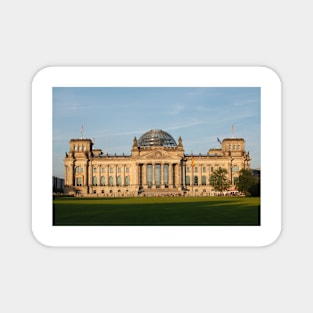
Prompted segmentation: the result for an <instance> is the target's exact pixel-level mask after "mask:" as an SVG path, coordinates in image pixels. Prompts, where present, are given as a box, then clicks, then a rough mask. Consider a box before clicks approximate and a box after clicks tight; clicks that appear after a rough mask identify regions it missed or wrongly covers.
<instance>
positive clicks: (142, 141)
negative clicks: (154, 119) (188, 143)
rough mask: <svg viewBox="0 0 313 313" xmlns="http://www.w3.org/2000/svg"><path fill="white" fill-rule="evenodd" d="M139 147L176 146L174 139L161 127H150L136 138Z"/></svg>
mask: <svg viewBox="0 0 313 313" xmlns="http://www.w3.org/2000/svg"><path fill="white" fill-rule="evenodd" d="M138 146H139V147H151V146H164V147H177V144H176V141H175V139H174V138H173V137H172V136H171V135H170V134H169V133H167V132H165V131H164V130H161V129H151V130H149V131H148V132H146V133H144V134H143V135H142V136H141V137H140V138H139V140H138Z"/></svg>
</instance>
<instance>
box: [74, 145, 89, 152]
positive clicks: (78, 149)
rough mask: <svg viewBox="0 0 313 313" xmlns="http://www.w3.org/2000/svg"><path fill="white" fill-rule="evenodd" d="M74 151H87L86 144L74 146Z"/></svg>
mask: <svg viewBox="0 0 313 313" xmlns="http://www.w3.org/2000/svg"><path fill="white" fill-rule="evenodd" d="M74 151H86V146H85V145H84V146H74Z"/></svg>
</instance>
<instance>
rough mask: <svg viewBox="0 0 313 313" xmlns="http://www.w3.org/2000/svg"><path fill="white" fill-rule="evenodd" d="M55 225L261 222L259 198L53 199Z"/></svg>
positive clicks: (255, 223) (231, 223) (193, 224)
mask: <svg viewBox="0 0 313 313" xmlns="http://www.w3.org/2000/svg"><path fill="white" fill-rule="evenodd" d="M53 207H54V210H53V211H54V214H53V225H55V226H61V225H63V226H70V225H72V226H97V225H98V226H100V225H102V226H104V225H106V226H108V225H111V226H131V225H132V226H135V225H136V226H138V225H142V226H153V225H155V226H157V225H158V226H161V225H167V226H187V225H188V226H195V225H199V226H200V225H203V226H204V225H211V226H213V225H215V226H217V225H218V226H229V225H234V226H240V225H241V226H244V225H248V226H251V225H260V198H253V197H251V198H246V197H203V198H202V197H197V198H189V197H186V198H181V197H177V198H169V197H164V198H162V197H160V198H114V199H113V198H111V199H108V198H85V199H84V198H56V199H55V200H54V201H53Z"/></svg>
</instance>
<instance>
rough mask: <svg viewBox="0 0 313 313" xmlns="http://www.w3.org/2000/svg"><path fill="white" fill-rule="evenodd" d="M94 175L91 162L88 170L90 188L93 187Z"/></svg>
mask: <svg viewBox="0 0 313 313" xmlns="http://www.w3.org/2000/svg"><path fill="white" fill-rule="evenodd" d="M92 173H93V165H92V163H91V162H89V169H88V183H89V186H91V185H92Z"/></svg>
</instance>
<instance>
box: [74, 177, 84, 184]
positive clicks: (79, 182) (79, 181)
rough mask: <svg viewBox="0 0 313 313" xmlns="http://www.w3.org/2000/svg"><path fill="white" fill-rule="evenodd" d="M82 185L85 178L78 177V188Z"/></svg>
mask: <svg viewBox="0 0 313 313" xmlns="http://www.w3.org/2000/svg"><path fill="white" fill-rule="evenodd" d="M82 184H83V178H82V177H77V178H76V186H82Z"/></svg>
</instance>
